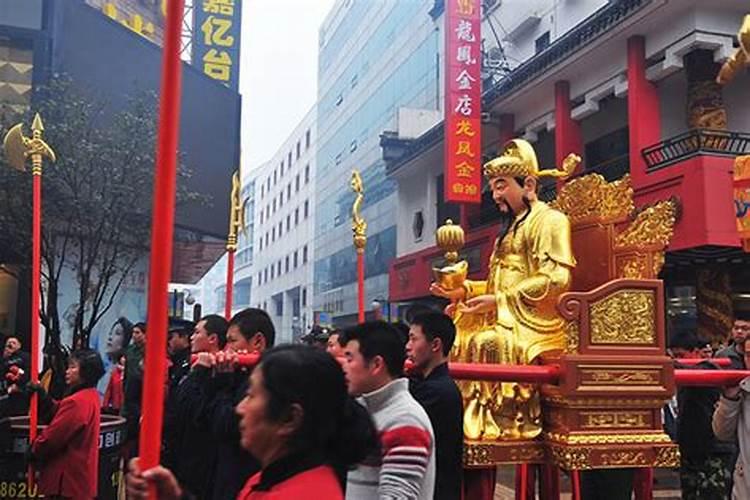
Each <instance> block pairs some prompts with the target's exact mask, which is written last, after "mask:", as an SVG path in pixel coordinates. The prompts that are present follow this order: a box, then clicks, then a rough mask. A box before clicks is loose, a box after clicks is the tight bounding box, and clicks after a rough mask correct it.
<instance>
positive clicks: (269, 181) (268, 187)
mask: <svg viewBox="0 0 750 500" xmlns="http://www.w3.org/2000/svg"><path fill="white" fill-rule="evenodd" d="M266 184H267V185H266V191H270V190H271V176H270V175H269V176H268V179H267V182H266Z"/></svg>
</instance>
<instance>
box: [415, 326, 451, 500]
mask: <svg viewBox="0 0 750 500" xmlns="http://www.w3.org/2000/svg"><path fill="white" fill-rule="evenodd" d="M455 338H456V327H455V326H454V325H453V321H452V320H451V319H450V318H449V317H448V316H446V315H445V314H442V313H439V312H427V313H422V314H419V315H417V316H416V317H415V318H414V319H413V320H412V322H411V325H410V328H409V340H408V342H407V343H406V354H407V356H408V358H409V359H410V360H411V361H412V362H413V363H414V367H413V368H412V370H411V377H410V379H409V391H410V392H411V394H412V396H414V399H416V400H417V401H418V402H419V404H420V405H422V407H423V408H424V409H425V411H426V412H427V415H428V416H429V417H430V423H431V424H432V429H433V431H434V433H435V445H436V454H435V458H436V464H435V465H436V470H435V494H434V498H435V499H436V500H454V499H459V498H461V476H462V472H463V466H462V456H463V437H464V435H463V413H464V412H463V402H462V400H461V393H460V391H459V390H458V387H457V386H456V383H455V382H454V381H453V379H452V378H451V377H450V375H449V374H448V355H449V354H450V351H451V348H452V347H453V341H454V340H455Z"/></svg>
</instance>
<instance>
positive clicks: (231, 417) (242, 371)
mask: <svg viewBox="0 0 750 500" xmlns="http://www.w3.org/2000/svg"><path fill="white" fill-rule="evenodd" d="M275 337H276V331H275V329H274V326H273V323H272V322H271V318H270V317H269V316H268V313H266V312H265V311H263V310H262V309H255V308H252V307H251V308H248V309H244V310H242V311H240V312H238V313H237V314H235V315H234V316H233V317H232V319H231V320H230V321H229V328H228V329H227V345H226V349H225V350H224V351H220V352H218V353H216V354H210V353H205V352H204V353H201V354H199V355H198V361H197V362H196V365H198V366H202V367H204V368H206V369H208V370H210V371H211V375H210V376H203V377H201V390H202V394H203V395H204V397H203V398H202V401H201V408H200V409H199V410H198V414H199V417H198V419H197V425H199V426H201V428H202V429H204V430H209V431H210V433H211V436H212V440H213V442H214V443H215V446H216V453H217V460H216V466H215V468H214V477H213V482H214V485H213V494H212V496H211V498H213V499H214V500H235V499H236V498H237V494H238V493H239V492H240V490H241V489H242V486H243V485H244V483H245V481H246V480H247V479H248V478H249V477H250V476H251V475H253V474H255V473H256V472H258V471H259V470H260V464H259V463H258V462H257V460H255V459H254V458H253V457H252V456H251V455H250V454H249V453H248V452H247V451H245V450H243V449H242V448H241V447H240V431H239V417H238V416H237V414H236V413H235V407H236V406H237V403H239V402H240V401H241V400H242V399H243V398H244V397H245V393H246V392H247V388H248V376H249V370H248V369H246V368H238V367H237V365H236V357H237V354H238V353H243V352H248V353H252V352H257V353H262V352H263V351H265V350H266V349H270V348H271V347H273V344H274V340H275ZM204 375H205V372H204ZM207 498H208V497H207Z"/></svg>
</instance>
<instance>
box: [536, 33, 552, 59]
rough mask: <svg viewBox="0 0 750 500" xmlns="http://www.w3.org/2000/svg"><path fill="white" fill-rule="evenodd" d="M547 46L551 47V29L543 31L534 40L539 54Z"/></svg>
mask: <svg viewBox="0 0 750 500" xmlns="http://www.w3.org/2000/svg"><path fill="white" fill-rule="evenodd" d="M547 47H549V31H547V32H545V33H543V34H542V36H540V37H539V38H537V39H536V40H534V48H535V50H536V53H537V54H538V53H540V52H541V51H543V50H544V49H546V48H547Z"/></svg>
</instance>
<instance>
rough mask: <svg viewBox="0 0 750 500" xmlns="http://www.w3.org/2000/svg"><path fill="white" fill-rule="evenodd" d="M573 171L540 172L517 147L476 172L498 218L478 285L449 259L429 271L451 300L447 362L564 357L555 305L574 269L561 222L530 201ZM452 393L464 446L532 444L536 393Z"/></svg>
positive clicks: (470, 388) (570, 162)
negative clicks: (457, 400) (452, 332)
mask: <svg viewBox="0 0 750 500" xmlns="http://www.w3.org/2000/svg"><path fill="white" fill-rule="evenodd" d="M579 162H580V158H579V157H577V156H576V155H569V156H568V157H567V158H566V159H565V161H564V162H563V165H562V169H552V170H539V166H538V163H537V158H536V154H535V153H534V149H533V147H532V146H531V145H530V144H529V143H528V142H526V141H524V140H521V139H516V140H512V141H510V142H508V143H507V144H506V145H505V148H504V151H503V153H502V154H501V155H500V156H499V157H497V158H495V159H493V160H491V161H489V162H487V163H486V164H485V165H484V175H485V178H486V179H487V181H488V183H489V186H490V189H491V190H492V195H493V199H494V200H495V203H496V204H497V206H498V208H499V210H500V212H501V213H502V216H503V221H502V223H501V231H500V235H499V236H498V237H497V239H496V240H495V247H494V251H493V253H492V256H491V257H490V263H489V273H488V275H487V279H486V280H484V281H473V280H468V279H460V278H459V279H458V280H457V279H456V276H457V275H458V276H459V277H460V276H461V274H463V276H465V275H466V274H465V270H464V269H463V267H464V266H461V265H460V264H461V263H458V264H455V263H452V262H451V260H453V259H448V264H449V266H447V267H445V268H443V269H442V270H436V276H437V278H438V281H437V282H436V283H433V285H432V286H431V288H430V290H431V292H432V293H433V294H435V295H438V296H441V297H445V298H448V299H450V300H451V304H450V305H449V306H448V307H447V308H446V312H447V313H448V314H450V315H452V316H453V320H454V322H455V324H456V330H457V338H456V343H455V344H454V350H453V353H452V359H453V360H454V361H459V362H465V363H497V364H517V365H528V364H534V363H535V362H536V361H537V359H538V357H539V356H540V355H542V354H546V353H552V352H555V351H558V352H559V351H562V350H563V349H564V348H565V345H566V337H565V331H564V324H563V320H562V318H560V316H559V315H558V313H557V308H556V306H557V300H558V297H559V296H560V294H562V293H563V292H565V291H567V290H568V288H569V286H570V281H571V270H572V269H573V268H574V267H575V265H576V261H575V259H574V257H573V251H572V248H571V236H570V223H569V221H568V219H567V217H566V216H565V215H564V214H563V213H562V212H559V211H557V210H554V209H552V208H550V207H549V206H547V204H545V203H544V202H541V201H539V200H538V199H537V195H536V192H537V189H538V180H539V178H541V177H556V178H564V177H567V176H569V175H570V174H571V173H572V171H573V170H574V169H575V167H576V166H577V165H578V163H579ZM444 227H445V226H444ZM445 234H447V233H446V231H445V229H443V235H445ZM438 236H439V238H438V240H439V243H440V240H441V238H440V236H441V235H440V234H439V235H438ZM451 269H455V270H456V272H453V273H452V272H451ZM440 271H443V272H442V274H441V272H440ZM461 271H463V272H461ZM461 384H462V386H461V392H462V396H463V399H464V405H465V409H464V435H465V437H466V438H468V439H475V440H519V439H533V438H534V437H536V436H537V435H539V433H540V432H541V429H542V427H541V425H542V423H541V406H540V400H539V392H538V390H537V389H536V388H535V387H534V386H533V385H529V384H520V383H513V382H502V383H495V382H480V381H467V382H462V383H461Z"/></svg>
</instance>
